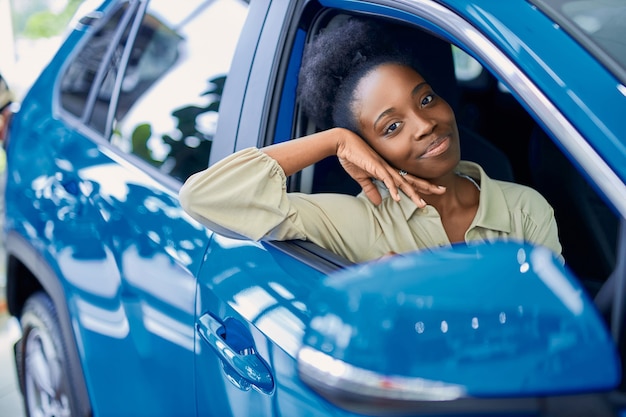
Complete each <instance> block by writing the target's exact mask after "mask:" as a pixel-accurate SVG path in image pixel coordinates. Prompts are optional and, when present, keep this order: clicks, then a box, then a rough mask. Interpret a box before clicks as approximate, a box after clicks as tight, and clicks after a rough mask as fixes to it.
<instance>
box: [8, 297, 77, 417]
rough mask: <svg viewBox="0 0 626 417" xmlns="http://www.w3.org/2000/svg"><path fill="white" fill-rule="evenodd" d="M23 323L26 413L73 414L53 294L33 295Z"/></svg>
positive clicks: (39, 415) (43, 416)
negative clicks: (52, 298)
mask: <svg viewBox="0 0 626 417" xmlns="http://www.w3.org/2000/svg"><path fill="white" fill-rule="evenodd" d="M21 324H22V340H21V345H20V347H19V350H20V355H19V357H18V358H19V359H18V360H19V361H20V366H21V368H22V375H23V390H24V405H25V408H26V411H27V415H28V416H30V417H52V416H55V417H69V416H71V415H72V410H71V405H70V404H71V392H70V384H69V381H68V378H67V375H68V374H67V369H68V363H67V354H66V349H65V346H64V344H63V339H62V337H61V331H60V327H59V322H58V317H57V313H56V309H55V308H54V305H53V304H52V300H51V299H50V297H48V296H47V295H46V294H44V293H36V294H34V295H32V296H31V297H30V298H29V299H28V300H27V301H26V304H25V305H24V310H23V313H22V318H21Z"/></svg>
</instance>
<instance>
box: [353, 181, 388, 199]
mask: <svg viewBox="0 0 626 417" xmlns="http://www.w3.org/2000/svg"><path fill="white" fill-rule="evenodd" d="M357 182H358V183H359V185H360V186H361V189H362V190H363V192H364V193H365V196H366V197H367V198H368V199H369V200H370V201H371V202H372V203H373V204H374V205H376V206H377V205H379V204H380V203H382V202H383V198H382V196H381V195H380V192H379V191H378V188H376V185H374V183H373V182H372V180H371V179H369V178H367V179H363V180H358V181H357Z"/></svg>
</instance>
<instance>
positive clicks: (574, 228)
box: [290, 9, 620, 296]
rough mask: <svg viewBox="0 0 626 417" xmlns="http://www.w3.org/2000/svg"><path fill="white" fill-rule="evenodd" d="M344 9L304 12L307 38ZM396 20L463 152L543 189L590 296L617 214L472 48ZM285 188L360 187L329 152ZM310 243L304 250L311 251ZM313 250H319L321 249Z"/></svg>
mask: <svg viewBox="0 0 626 417" xmlns="http://www.w3.org/2000/svg"><path fill="white" fill-rule="evenodd" d="M347 16H348V15H347V14H346V13H345V12H339V11H336V10H330V9H327V10H324V11H321V12H317V13H316V14H315V16H314V17H313V18H312V17H311V16H308V20H307V22H308V21H310V22H311V23H310V24H309V23H306V24H305V25H304V24H303V25H304V28H305V29H306V31H307V35H306V37H307V39H308V38H310V37H311V35H312V34H313V33H317V32H318V31H320V30H321V29H322V28H324V27H326V26H327V25H331V24H341V21H342V19H345V18H347ZM381 18H382V17H381ZM301 27H302V25H301ZM398 27H399V30H400V31H402V32H403V33H404V35H405V36H406V37H407V38H410V39H411V41H412V42H413V43H414V44H415V45H416V46H417V47H416V48H415V53H416V54H421V55H420V56H419V59H420V62H422V63H423V64H424V65H423V66H424V69H425V71H424V72H425V73H424V74H423V75H424V77H425V78H426V80H428V81H429V83H431V84H432V85H433V87H434V89H435V91H436V92H437V93H438V94H439V95H441V96H442V97H444V98H445V99H446V100H447V101H448V102H449V103H450V104H451V106H452V107H453V109H454V110H455V113H456V116H457V122H458V124H459V129H460V133H461V147H462V159H467V160H471V161H474V162H477V163H479V164H480V165H481V166H482V167H483V168H484V169H485V171H486V172H487V174H488V175H489V176H490V177H492V178H495V179H500V180H505V181H513V182H517V183H520V184H524V185H528V186H530V187H532V188H535V189H536V190H537V191H539V192H540V193H542V194H543V195H544V196H545V197H546V199H547V200H548V201H549V203H550V204H551V205H552V206H553V208H554V209H555V216H556V219H557V224H558V226H559V234H560V240H561V243H562V246H563V255H564V258H565V261H566V264H567V265H568V266H569V267H570V268H571V269H572V270H573V272H574V273H575V275H576V276H578V277H579V278H580V279H581V281H582V282H583V284H584V285H585V287H586V288H587V289H588V290H589V293H590V295H592V296H594V295H595V294H596V293H597V292H598V290H599V289H600V288H601V287H602V285H603V283H604V282H605V281H606V279H607V277H609V275H611V273H612V271H613V270H614V269H615V266H616V250H617V235H618V226H619V223H620V216H619V215H617V214H616V211H615V210H614V209H613V208H612V207H611V205H610V204H607V202H606V199H605V197H603V196H602V195H601V194H600V193H599V192H598V189H597V187H595V186H594V185H593V183H592V182H590V181H589V178H588V177H587V176H586V175H584V174H582V173H581V172H580V170H579V166H578V164H577V163H576V162H575V161H574V162H572V159H571V157H570V156H568V155H567V154H566V153H564V152H563V150H562V149H561V146H559V145H557V144H555V142H554V139H555V138H558V137H557V135H555V134H554V133H553V132H550V131H549V130H548V129H546V128H544V126H546V125H547V123H546V122H545V120H542V119H541V118H538V117H537V116H533V115H532V114H530V113H529V111H527V105H524V104H522V103H520V101H519V100H518V99H517V98H516V95H515V94H514V91H512V88H514V86H509V85H507V80H506V79H502V77H499V76H498V75H496V74H495V73H493V72H491V71H490V69H489V68H486V67H484V66H483V65H481V64H480V63H479V61H478V60H477V59H475V57H473V56H472V51H471V50H469V51H465V50H464V49H462V48H461V47H460V46H457V45H453V44H452V43H450V42H449V41H448V40H446V39H444V38H443V37H441V36H435V35H433V34H432V33H429V32H427V31H425V30H423V29H421V28H419V27H417V26H415V25H411V24H409V23H407V22H398ZM296 53H301V51H300V50H298V51H296ZM296 109H297V106H296ZM545 117H551V116H550V115H546V116H545ZM294 120H295V123H294V131H293V134H292V137H300V136H303V135H307V134H310V133H313V132H315V131H317V130H318V128H317V127H316V126H314V125H313V124H312V123H311V122H310V121H309V120H307V118H306V116H305V115H304V114H302V113H301V112H298V111H296V113H295V115H294ZM557 133H558V132H557ZM559 134H560V133H559ZM290 189H291V190H292V191H302V192H307V193H319V192H339V193H347V194H352V195H355V194H356V193H358V192H359V191H360V189H359V186H358V185H357V184H356V183H355V182H354V181H353V180H352V179H351V178H349V177H348V175H347V174H346V173H345V172H344V171H343V169H342V168H341V167H340V165H339V164H338V162H337V160H336V158H335V157H332V158H328V159H326V160H323V161H321V162H319V163H318V164H316V165H315V166H312V167H309V168H307V169H306V170H304V171H302V172H301V173H299V174H298V175H295V176H294V177H293V178H292V179H291V182H290ZM313 246H314V245H309V247H308V250H312V251H314V252H315V248H314V247H313ZM318 254H320V255H322V256H325V254H324V251H319V253H318Z"/></svg>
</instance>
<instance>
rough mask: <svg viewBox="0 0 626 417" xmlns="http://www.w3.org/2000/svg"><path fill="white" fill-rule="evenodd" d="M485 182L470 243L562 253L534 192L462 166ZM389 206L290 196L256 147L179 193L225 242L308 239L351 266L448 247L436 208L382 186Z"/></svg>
mask: <svg viewBox="0 0 626 417" xmlns="http://www.w3.org/2000/svg"><path fill="white" fill-rule="evenodd" d="M457 171H458V172H460V173H461V174H465V175H468V176H470V177H472V178H473V179H475V180H476V182H477V183H479V184H480V200H479V205H478V212H477V213H476V217H475V218H474V220H473V221H472V223H471V225H470V227H469V229H468V230H467V232H466V233H465V241H466V242H471V241H492V240H496V239H503V240H525V241H529V242H532V243H534V244H539V245H544V246H547V247H548V248H550V249H552V250H553V251H554V252H555V253H556V254H558V255H560V254H561V245H560V243H559V239H558V234H557V225H556V221H555V219H554V212H553V210H552V207H550V205H549V204H548V202H547V201H546V200H545V199H544V198H543V197H542V196H541V195H540V194H539V193H538V192H537V191H535V190H533V189H531V188H529V187H526V186H523V185H519V184H515V183H510V182H503V181H497V180H493V179H491V178H489V177H488V176H487V175H486V174H485V172H484V171H483V170H482V168H481V167H480V166H479V165H477V164H475V163H472V162H466V161H461V162H460V163H459V165H458V167H457ZM378 187H379V191H380V192H381V195H382V196H383V202H382V203H381V204H380V205H378V206H376V205H374V204H373V203H371V202H370V201H369V200H368V198H367V197H366V196H365V195H364V194H363V193H361V194H359V195H358V196H356V197H354V196H350V195H343V194H304V193H288V192H287V191H286V178H285V173H284V172H283V170H282V168H281V167H280V165H278V163H277V162H276V161H275V160H274V159H272V158H271V157H269V156H268V155H267V154H265V153H264V152H262V151H261V150H259V149H256V148H248V149H244V150H242V151H239V152H237V153H234V154H233V155H231V156H229V157H227V158H225V159H224V160H222V161H220V162H218V163H216V164H215V165H213V166H211V167H209V168H208V169H206V170H204V171H201V172H199V173H196V174H194V175H193V176H191V177H190V178H189V179H188V180H187V181H186V182H185V184H184V185H183V187H182V189H181V190H180V202H181V204H182V206H183V208H184V209H185V211H186V212H187V213H189V214H190V215H191V216H192V217H193V218H194V219H196V220H197V221H199V222H200V223H203V224H204V225H206V226H208V227H209V228H211V229H213V230H215V231H217V232H219V233H221V234H225V235H227V236H231V237H239V238H248V239H252V240H290V239H302V240H309V241H311V242H313V243H316V244H317V245H319V246H322V247H324V248H326V249H329V250H331V251H333V252H335V253H337V254H338V255H341V256H343V257H345V258H347V259H349V260H351V261H353V262H361V261H367V260H371V259H375V258H379V257H381V256H383V255H386V254H388V253H389V252H396V253H403V252H407V251H412V250H416V249H424V248H432V247H439V246H448V245H450V241H449V239H448V237H447V235H446V232H445V230H444V228H443V224H442V222H441V218H440V216H439V213H438V212H437V210H436V209H435V208H434V207H432V206H426V207H425V208H423V209H420V208H418V207H417V206H416V205H415V204H414V203H413V202H412V201H411V199H410V198H408V197H407V196H406V195H404V194H403V193H400V195H401V200H400V201H399V202H396V201H394V200H393V199H392V198H391V197H390V195H389V192H388V191H387V190H386V188H385V187H384V185H382V184H378Z"/></svg>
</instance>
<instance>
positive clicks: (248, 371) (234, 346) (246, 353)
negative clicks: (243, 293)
mask: <svg viewBox="0 0 626 417" xmlns="http://www.w3.org/2000/svg"><path fill="white" fill-rule="evenodd" d="M196 328H197V330H198V333H199V334H200V336H201V337H202V339H203V340H204V341H205V342H206V343H208V344H209V346H211V348H213V350H214V351H215V353H217V355H218V356H219V358H220V360H221V361H222V364H223V365H225V366H224V371H225V372H226V374H227V376H228V377H229V379H230V380H231V382H233V383H234V384H235V385H236V386H238V387H239V388H241V389H244V390H245V389H248V388H249V386H250V385H251V386H252V387H254V388H255V389H257V390H259V391H261V392H264V393H270V392H271V391H272V390H273V388H274V378H273V377H272V374H271V372H270V371H269V368H268V366H267V365H266V364H265V361H263V359H261V357H259V355H258V354H257V353H256V351H255V349H254V343H253V339H252V335H251V334H250V332H249V331H248V329H247V328H246V327H245V326H244V325H243V324H242V323H241V322H239V321H237V320H235V319H233V318H228V319H226V320H224V322H220V321H219V320H217V319H216V318H214V317H213V316H211V315H210V314H208V313H207V314H204V315H203V316H201V317H200V319H199V320H198V323H197V324H196ZM231 371H234V373H235V374H236V375H232V373H231Z"/></svg>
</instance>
